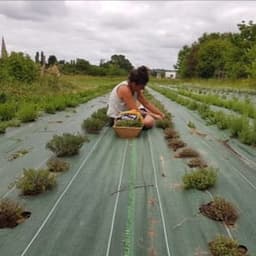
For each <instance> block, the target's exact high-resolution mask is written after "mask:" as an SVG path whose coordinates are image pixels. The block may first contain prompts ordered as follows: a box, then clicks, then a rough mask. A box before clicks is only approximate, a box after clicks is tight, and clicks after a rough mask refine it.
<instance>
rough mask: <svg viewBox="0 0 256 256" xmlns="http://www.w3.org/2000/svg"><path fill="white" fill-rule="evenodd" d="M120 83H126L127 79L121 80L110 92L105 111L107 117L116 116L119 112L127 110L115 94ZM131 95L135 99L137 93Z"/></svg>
mask: <svg viewBox="0 0 256 256" xmlns="http://www.w3.org/2000/svg"><path fill="white" fill-rule="evenodd" d="M122 85H128V81H123V82H121V83H119V84H118V85H117V86H115V87H114V89H113V90H112V92H111V93H110V96H109V101H108V111H107V115H108V116H109V117H112V118H117V117H118V115H119V113H120V112H122V111H127V110H129V109H128V107H127V106H126V104H125V103H124V102H123V101H122V100H121V99H120V98H119V96H118V95H117V89H118V88H119V86H122ZM133 97H134V99H135V100H136V99H137V94H136V93H135V94H134V96H133Z"/></svg>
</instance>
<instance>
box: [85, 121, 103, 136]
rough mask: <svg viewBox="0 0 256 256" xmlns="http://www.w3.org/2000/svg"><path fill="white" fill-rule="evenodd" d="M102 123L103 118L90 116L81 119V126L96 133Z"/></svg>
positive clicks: (101, 126)
mask: <svg viewBox="0 0 256 256" xmlns="http://www.w3.org/2000/svg"><path fill="white" fill-rule="evenodd" d="M104 125H105V122H104V121H103V120H101V119H97V118H94V117H90V118H87V119H86V120H84V121H83V124H82V128H83V129H84V130H86V131H87V132H88V133H96V134H97V133H99V132H100V130H101V129H102V128H103V126H104Z"/></svg>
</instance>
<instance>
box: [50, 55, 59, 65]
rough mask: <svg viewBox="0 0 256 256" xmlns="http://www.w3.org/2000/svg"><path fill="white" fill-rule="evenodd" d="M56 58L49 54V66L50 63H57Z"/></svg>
mask: <svg viewBox="0 0 256 256" xmlns="http://www.w3.org/2000/svg"><path fill="white" fill-rule="evenodd" d="M57 62H58V61H57V58H56V56H54V55H50V56H49V58H48V65H49V66H52V65H54V64H57Z"/></svg>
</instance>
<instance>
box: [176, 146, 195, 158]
mask: <svg viewBox="0 0 256 256" xmlns="http://www.w3.org/2000/svg"><path fill="white" fill-rule="evenodd" d="M198 156H199V153H198V152H197V151H196V150H194V149H192V148H189V147H186V148H182V149H181V150H180V151H179V152H177V153H176V155H175V157H178V158H186V157H198Z"/></svg>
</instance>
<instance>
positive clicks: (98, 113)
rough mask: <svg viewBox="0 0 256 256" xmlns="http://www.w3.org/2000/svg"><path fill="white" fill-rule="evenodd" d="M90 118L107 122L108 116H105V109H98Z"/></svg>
mask: <svg viewBox="0 0 256 256" xmlns="http://www.w3.org/2000/svg"><path fill="white" fill-rule="evenodd" d="M91 117H93V118H96V119H100V120H102V121H103V122H107V121H108V116H107V108H100V109H98V110H97V111H96V112H94V113H93V114H92V115H91Z"/></svg>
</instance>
